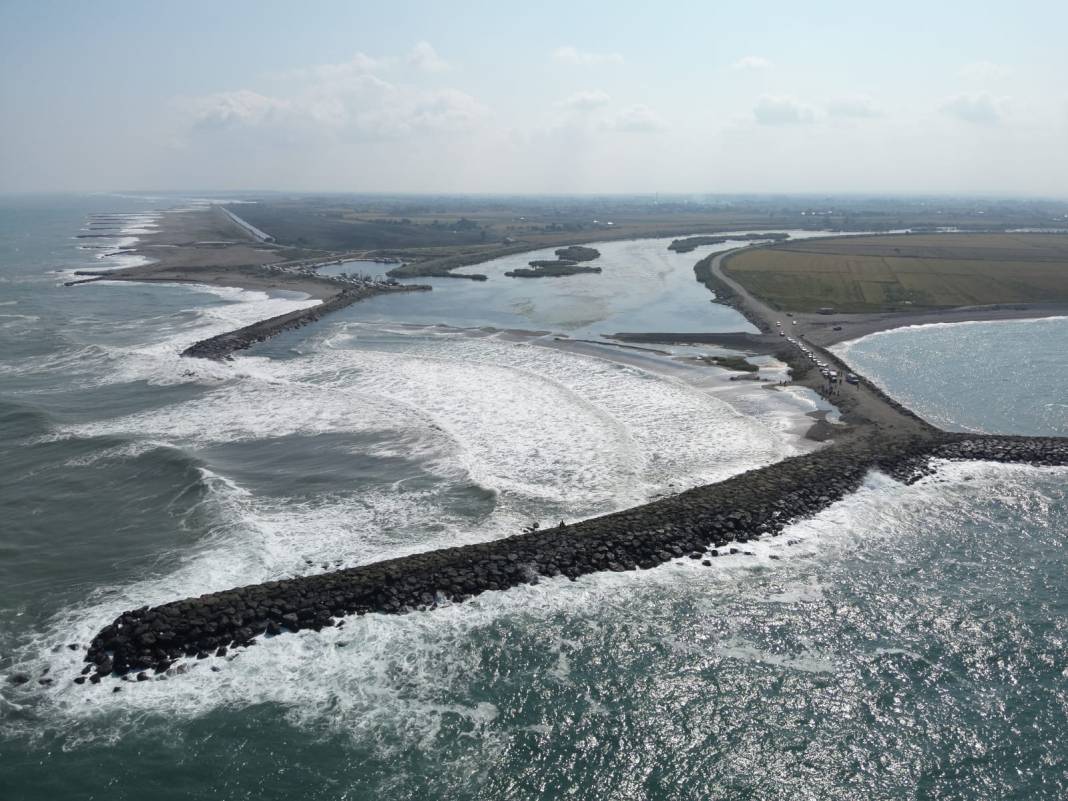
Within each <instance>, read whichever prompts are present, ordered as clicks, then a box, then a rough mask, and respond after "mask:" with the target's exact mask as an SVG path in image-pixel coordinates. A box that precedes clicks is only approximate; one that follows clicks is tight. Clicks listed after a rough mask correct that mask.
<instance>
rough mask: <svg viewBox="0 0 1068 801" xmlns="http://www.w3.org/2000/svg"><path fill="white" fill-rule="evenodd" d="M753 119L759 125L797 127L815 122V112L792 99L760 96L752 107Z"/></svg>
mask: <svg viewBox="0 0 1068 801" xmlns="http://www.w3.org/2000/svg"><path fill="white" fill-rule="evenodd" d="M753 117H754V118H755V119H756V121H757V122H758V123H760V124H761V125H797V124H799V123H806V122H812V121H813V120H815V119H816V112H815V110H814V109H813V108H812V107H811V106H808V105H806V104H804V103H801V102H800V101H797V100H794V99H793V98H792V97H775V96H773V95H762V96H761V97H760V99H759V100H757V104H756V105H755V106H754V107H753Z"/></svg>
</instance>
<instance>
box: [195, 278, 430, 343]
mask: <svg viewBox="0 0 1068 801" xmlns="http://www.w3.org/2000/svg"><path fill="white" fill-rule="evenodd" d="M429 289H430V287H429V286H424V285H421V284H401V285H397V286H387V285H381V284H379V285H375V286H370V287H357V288H353V289H343V290H341V291H340V292H338V294H336V295H334V296H333V297H331V298H328V299H327V300H324V301H323V302H322V303H320V304H318V305H316V306H310V307H308V308H307V309H300V310H298V311H295V312H288V313H286V314H279V315H278V316H276V317H269V318H268V319H266V320H260V321H259V322H255V323H253V324H252V325H246V326H245V327H244V328H238V329H237V330H235V331H227V332H226V333H225V334H219V335H217V336H213V337H209V338H208V339H202V340H200V341H199V342H194V343H193V344H192V345H190V346H189V347H188V348H186V349H185V350H183V351H182V356H189V357H193V358H198V359H216V360H220V359H227V358H229V357H230V355H231V354H232V353H234V352H235V351H238V350H244V349H245V348H249V347H251V346H252V345H254V344H255V343H257V342H263V341H264V340H265V339H268V338H270V337H272V336H274V335H275V334H279V333H281V332H282V331H288V330H290V329H293V328H301V327H302V326H305V325H308V324H309V323H313V322H315V321H316V320H319V319H320V318H322V317H323V316H324V315H326V314H329V313H330V312H333V311H337V310H338V309H343V308H345V307H346V306H350V305H352V304H353V303H355V302H357V301H359V300H363V299H364V298H369V297H372V296H374V295H381V294H383V293H388V292H413V291H420V290H429Z"/></svg>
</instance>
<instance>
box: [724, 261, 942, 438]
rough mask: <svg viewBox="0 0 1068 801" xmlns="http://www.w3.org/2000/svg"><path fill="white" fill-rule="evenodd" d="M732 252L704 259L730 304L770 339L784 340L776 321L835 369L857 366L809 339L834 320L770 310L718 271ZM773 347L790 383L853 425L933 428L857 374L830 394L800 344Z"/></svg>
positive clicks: (915, 430)
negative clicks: (785, 364)
mask: <svg viewBox="0 0 1068 801" xmlns="http://www.w3.org/2000/svg"><path fill="white" fill-rule="evenodd" d="M736 252H738V251H736V250H734V251H726V252H724V253H720V254H717V255H716V256H714V257H713V258H712V260H711V262H710V263H709V268H710V270H711V272H712V274H713V275H714V276H715V277H716V278H717V279H719V280H720V281H722V282H723V283H724V284H726V285H727V286H728V287H730V289H731V291H732V292H733V293H734V297H733V299H732V304H733V305H734V306H735V307H736V308H737V309H738V310H739V311H741V312H742V314H744V315H745V316H746V318H748V319H749V321H750V322H752V323H753V325H755V326H756V327H757V328H759V329H760V330H761V331H763V332H764V333H765V335H770V336H771V337H773V338H774V339H785V338H784V337H783V338H780V337H778V326H777V325H776V323H777V322H781V323H782V324H783V330H784V331H786V335H787V336H793V337H794V338H795V339H798V340H804V342H805V344H806V345H807V346H808V347H809V349H810V350H811V351H812V352H813V353H814V354H816V355H817V356H818V357H819V359H820V360H821V361H824V362H827V363H828V364H832V365H834V366H835V368H836V369H838V370H840V371H843V370H844V371H850V372H854V373H855V372H856V370H852V368H850V367H849V366H848V365H846V364H845V363H844V362H842V361H841V360H840V359H839V358H838V357H837V356H835V355H834V354H832V353H831V352H830V351H828V350H825V349H824V348H823V347H821V346H820V345H817V344H815V343H814V342H813V341H812V340H811V339H809V336H808V335H809V334H811V333H813V332H814V331H820V332H822V331H823V330H824V329H827V330H829V329H830V328H831V327H832V324H834V323H835V322H836V321H835V320H828V319H827V318H826V317H821V316H817V315H811V314H798V313H794V314H793V316H792V317H787V316H786V313H785V312H784V311H781V310H778V309H773V308H772V307H771V306H769V305H768V304H767V303H765V302H764V301H762V300H761V299H760V298H757V297H755V296H754V295H753V294H752V293H750V292H749V291H748V290H747V289H746V288H745V287H744V286H742V285H741V284H740V283H739V282H738V281H736V280H735V279H733V278H732V277H731V276H730V275H728V274H727V273H726V272H725V271H724V270H723V262H724V261H725V260H726V259H727V258H728V257H730V255H731V254H732V253H736ZM794 320H796V321H797V325H793V321H794ZM820 339H821V341H826V338H824V337H821V338H820ZM775 350H776V353H777V354H778V355H780V356H784V357H785V358H786V360H787V362H788V363H789V364H790V367H791V368H792V373H793V381H794V383H795V384H801V385H803V386H807V387H809V388H810V389H813V390H815V391H816V392H818V393H820V394H821V395H822V396H824V397H825V398H826V399H827V400H829V401H830V402H832V403H833V404H834V405H835V406H837V407H838V408H839V409H840V410H841V412H842V416H843V419H844V420H845V422H847V423H849V424H851V425H852V426H854V428H855V429H868V428H876V429H878V430H880V431H882V432H884V433H894V434H903V435H912V434H923V433H929V432H933V431H934V429H933V428H932V427H931V426H929V425H928V424H927V423H926V422H924V421H923V420H921V419H920V418H919V417H917V416H916V415H914V414H913V413H912V412H910V411H908V410H907V409H905V408H904V407H903V406H901V405H900V404H898V403H896V402H895V401H893V400H891V399H890V398H888V397H887V396H886V395H885V394H884V393H883V392H882V391H881V390H879V389H878V388H877V387H875V386H874V385H873V384H872V383H871V382H870V381H868V380H867V379H864V378H863V377H862V378H861V383H860V384H859V385H852V384H846V383H842V384H841V390H840V393H839V394H837V395H830V394H829V393H828V391H827V385H826V382H825V381H824V379H823V376H821V375H820V373H819V371H818V370H817V369H816V368H815V365H814V364H812V362H810V361H809V359H808V357H806V356H805V354H804V353H802V352H801V350H800V348H798V347H796V346H792V345H790V343H788V342H782V343H781V347H779V348H776V349H775ZM857 433H859V431H858V432H857Z"/></svg>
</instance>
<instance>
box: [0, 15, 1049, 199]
mask: <svg viewBox="0 0 1068 801" xmlns="http://www.w3.org/2000/svg"><path fill="white" fill-rule="evenodd" d="M1066 28H1068V3H1066V2H1064V1H1063V0H1060V2H1031V1H1029V0H1021V1H1020V2H1016V3H1012V4H1002V3H998V4H994V3H984V2H975V0H971V2H956V1H955V0H945V1H943V2H931V0H927V2H923V3H919V2H910V1H906V2H898V3H893V4H878V5H875V6H873V5H872V4H870V3H859V2H856V0H852V1H851V2H820V1H819V0H809V2H804V3H799V2H796V0H793V1H792V2H777V0H766V2H763V3H737V2H734V3H726V2H714V0H704V2H692V3H691V2H660V3H650V2H640V3H639V2H627V0H616V1H615V2H604V3H599V2H582V0H570V2H554V1H553V0H549V1H545V0H538V2H523V3H519V2H509V0H496V2H463V0H453V2H448V3H446V2H404V1H403V0H399V1H396V2H377V3H370V2H356V1H351V2H341V1H340V0H317V1H316V0H309V1H308V2H305V3H296V2H292V0H287V1H286V2H274V1H273V0H258V1H257V2H246V1H245V0H228V2H226V3H218V2H211V3H207V2H198V1H197V0H186V2H182V3H144V2H110V1H109V0H96V1H95V2H93V3H79V2H73V0H71V1H70V2H64V1H63V0H32V2H22V1H21V0H0V110H2V112H3V113H2V115H0V120H2V124H0V192H4V191H6V192H23V191H67V190H71V191H95V190H115V189H142V190H146V189H155V190H195V189H200V190H219V191H227V190H251V191H255V190H291V191H345V192H443V193H452V192H455V193H505V194H510V193H594V194H601V193H605V194H607V193H652V192H661V193H726V194H733V193H768V192H774V193H779V192H782V193H810V192H816V193H835V192H842V193H846V192H850V193H852V192H859V193H895V194H901V193H908V194H913V193H916V194H950V193H961V194H965V193H966V194H985V195H1017V196H1046V197H1060V198H1063V197H1068V81H1066V80H1065V79H1066V78H1068V47H1065V46H1064V31H1065V30H1066Z"/></svg>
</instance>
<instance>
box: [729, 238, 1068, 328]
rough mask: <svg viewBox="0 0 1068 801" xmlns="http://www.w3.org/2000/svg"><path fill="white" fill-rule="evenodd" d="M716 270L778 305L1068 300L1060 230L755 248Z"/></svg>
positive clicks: (932, 305) (1066, 242)
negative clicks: (725, 272) (724, 271)
mask: <svg viewBox="0 0 1068 801" xmlns="http://www.w3.org/2000/svg"><path fill="white" fill-rule="evenodd" d="M724 268H725V269H726V270H727V272H728V273H729V274H730V275H731V277H733V278H735V279H736V280H737V281H739V282H740V283H741V284H743V285H744V286H745V287H746V288H747V289H748V290H749V291H750V292H752V293H753V294H755V295H758V296H759V297H761V298H763V299H764V300H766V301H767V302H769V303H770V304H772V305H774V306H776V307H778V308H780V309H791V310H797V311H804V312H814V311H818V310H819V309H821V308H824V307H831V308H833V309H835V310H836V311H841V312H875V311H901V310H908V309H939V308H953V307H957V306H979V305H989V304H995V303H1041V302H1060V303H1068V235H1061V234H1010V233H1004V234H911V235H901V236H870V237H842V238H837V239H823V240H810V241H807V242H793V243H790V244H789V245H782V246H776V247H767V248H754V249H752V250H745V251H741V252H740V253H738V254H736V255H734V256H731V257H729V258H728V259H727V261H726V262H725V264H724Z"/></svg>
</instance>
